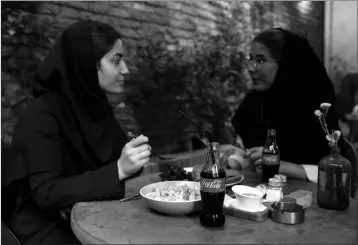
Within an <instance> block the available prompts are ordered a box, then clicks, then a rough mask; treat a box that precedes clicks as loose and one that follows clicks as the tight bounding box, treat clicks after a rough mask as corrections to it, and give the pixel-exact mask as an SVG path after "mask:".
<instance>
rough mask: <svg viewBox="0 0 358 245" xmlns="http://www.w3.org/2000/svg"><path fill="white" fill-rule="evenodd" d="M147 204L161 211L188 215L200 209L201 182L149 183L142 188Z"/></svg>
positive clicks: (141, 193)
mask: <svg viewBox="0 0 358 245" xmlns="http://www.w3.org/2000/svg"><path fill="white" fill-rule="evenodd" d="M140 195H141V196H142V197H143V198H144V200H145V202H146V203H147V205H148V206H149V207H150V208H152V209H154V210H156V211H158V212H161V213H165V214H170V215H187V214H190V213H194V212H197V211H199V210H200V205H201V197H200V183H199V182H194V181H164V182H157V183H153V184H149V185H146V186H144V187H143V188H142V189H141V190H140Z"/></svg>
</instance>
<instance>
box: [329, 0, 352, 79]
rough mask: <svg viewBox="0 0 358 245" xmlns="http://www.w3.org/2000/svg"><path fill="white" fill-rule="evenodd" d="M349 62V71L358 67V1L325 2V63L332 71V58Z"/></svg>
mask: <svg viewBox="0 0 358 245" xmlns="http://www.w3.org/2000/svg"><path fill="white" fill-rule="evenodd" d="M332 57H340V58H342V59H343V60H344V61H346V62H347V70H346V71H347V72H358V68H357V1H326V2H325V65H326V68H327V70H328V72H329V73H331V72H332V69H333V68H332V63H331V62H330V58H332Z"/></svg>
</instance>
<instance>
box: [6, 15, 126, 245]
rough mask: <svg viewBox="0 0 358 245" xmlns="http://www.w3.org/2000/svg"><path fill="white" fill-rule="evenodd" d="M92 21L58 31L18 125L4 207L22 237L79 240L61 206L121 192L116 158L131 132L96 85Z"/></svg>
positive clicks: (122, 183)
mask: <svg viewBox="0 0 358 245" xmlns="http://www.w3.org/2000/svg"><path fill="white" fill-rule="evenodd" d="M91 23H92V22H91V20H88V21H80V22H77V23H75V24H73V25H72V26H70V27H69V28H68V29H67V30H65V32H64V33H63V34H62V35H61V36H60V38H59V40H58V42H57V43H56V44H55V46H54V47H53V48H52V49H51V50H50V53H49V55H48V56H47V57H46V59H45V60H44V62H43V64H42V65H41V67H40V68H39V70H38V71H37V73H36V75H35V77H34V83H33V89H34V95H35V99H34V100H33V101H31V102H30V103H29V104H28V106H27V109H26V110H25V111H24V112H23V115H22V116H21V117H20V118H19V121H18V123H17V125H16V128H15V133H14V135H13V142H12V146H11V154H12V160H13V161H11V162H9V163H7V164H6V166H5V167H3V171H5V174H3V176H5V181H3V183H4V184H5V189H6V193H7V194H8V195H9V196H8V197H4V196H3V200H4V198H5V199H6V200H5V201H4V202H3V210H2V211H3V214H4V213H5V214H7V217H6V218H7V220H6V221H7V223H8V225H9V227H10V229H11V230H12V231H13V232H14V234H15V235H16V236H17V238H18V239H19V240H20V242H21V243H22V244H45V243H47V244H55V243H62V244H63V243H66V244H74V243H79V242H78V241H77V240H76V238H75V237H74V235H73V233H72V231H71V228H70V223H69V221H66V220H64V219H63V218H62V216H61V214H60V213H61V211H62V210H65V209H70V208H71V207H72V206H73V205H74V204H75V203H77V202H81V201H91V200H98V199H101V198H103V197H105V198H108V197H109V198H121V197H123V196H124V191H125V181H119V178H118V168H117V160H118V159H119V157H120V155H121V151H122V148H123V146H124V145H125V143H126V142H127V140H128V139H127V137H126V134H125V132H124V131H123V130H122V129H121V127H120V126H119V124H118V123H117V121H116V119H115V117H114V115H113V111H112V108H111V106H110V105H109V104H108V101H107V98H106V96H105V94H104V93H103V92H102V91H101V90H100V88H99V84H98V76H97V69H96V62H95V57H94V49H93V43H92V39H91V35H90V31H91ZM4 204H5V205H4Z"/></svg>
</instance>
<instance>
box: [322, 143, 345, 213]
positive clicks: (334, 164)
mask: <svg viewBox="0 0 358 245" xmlns="http://www.w3.org/2000/svg"><path fill="white" fill-rule="evenodd" d="M330 150H331V153H330V154H329V155H328V156H326V157H323V158H322V159H321V160H320V162H319V164H318V183H317V202H318V205H319V206H320V207H321V208H324V209H332V210H344V209H347V208H348V207H349V197H350V188H351V174H352V167H351V163H350V162H349V161H348V160H347V159H346V158H344V157H343V156H341V154H340V149H339V147H338V146H337V143H336V142H335V143H334V144H330Z"/></svg>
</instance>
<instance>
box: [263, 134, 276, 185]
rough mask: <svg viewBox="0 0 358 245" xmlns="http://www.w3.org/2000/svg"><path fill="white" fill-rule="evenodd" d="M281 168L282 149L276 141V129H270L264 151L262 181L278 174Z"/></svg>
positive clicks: (266, 180)
mask: <svg viewBox="0 0 358 245" xmlns="http://www.w3.org/2000/svg"><path fill="white" fill-rule="evenodd" d="M279 168H280V149H279V148H278V145H277V143H276V130H275V129H269V130H268V131H267V138H266V143H265V146H264V149H263V151H262V182H268V180H269V179H270V178H273V177H275V175H276V174H278V170H279Z"/></svg>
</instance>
